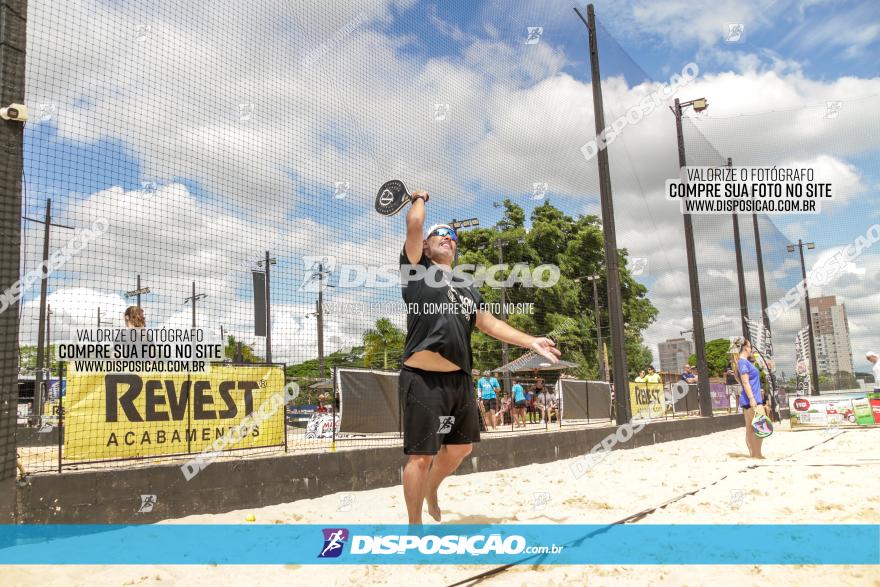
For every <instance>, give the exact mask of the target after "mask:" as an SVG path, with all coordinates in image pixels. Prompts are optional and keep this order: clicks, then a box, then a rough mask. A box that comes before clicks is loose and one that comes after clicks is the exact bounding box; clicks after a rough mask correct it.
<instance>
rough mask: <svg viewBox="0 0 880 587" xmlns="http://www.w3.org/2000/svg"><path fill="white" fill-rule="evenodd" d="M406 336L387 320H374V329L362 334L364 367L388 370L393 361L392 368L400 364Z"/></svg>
mask: <svg viewBox="0 0 880 587" xmlns="http://www.w3.org/2000/svg"><path fill="white" fill-rule="evenodd" d="M405 341H406V334H405V333H404V332H403V331H402V330H400V329H399V328H397V327H396V326H394V324H392V323H391V320H389V319H388V318H379V319H378V320H376V325H375V327H373V328H371V329H370V330H367V331H366V332H364V366H365V367H374V368H376V367H380V368H382V369H384V370H386V371H387V370H388V369H389V368H390V366H391V362H389V359H393V361H394V367H395V368H396V367H398V366H399V364H400V358H401V357H402V356H403V346H404V342H405Z"/></svg>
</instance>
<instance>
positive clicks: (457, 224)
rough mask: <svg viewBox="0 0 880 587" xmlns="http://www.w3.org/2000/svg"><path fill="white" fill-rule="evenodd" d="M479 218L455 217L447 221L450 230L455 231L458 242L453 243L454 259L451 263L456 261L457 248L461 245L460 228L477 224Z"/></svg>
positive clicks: (478, 223)
mask: <svg viewBox="0 0 880 587" xmlns="http://www.w3.org/2000/svg"><path fill="white" fill-rule="evenodd" d="M479 225H480V220H479V219H478V218H467V219H465V220H456V219H455V218H453V219H452V221H451V222H450V223H449V226H451V227H452V230H454V231H455V234H456V236H458V237H459V240H458V242H456V243H455V259H454V260H453V264H457V263H458V249H459V248H460V247H461V229H462V228H472V227H474V226H479Z"/></svg>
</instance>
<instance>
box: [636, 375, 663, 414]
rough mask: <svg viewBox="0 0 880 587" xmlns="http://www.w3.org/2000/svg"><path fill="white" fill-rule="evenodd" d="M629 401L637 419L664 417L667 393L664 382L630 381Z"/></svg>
mask: <svg viewBox="0 0 880 587" xmlns="http://www.w3.org/2000/svg"><path fill="white" fill-rule="evenodd" d="M629 402H630V407H631V409H632V417H633V419H635V420H642V419H646V418H662V417H663V416H664V415H665V414H666V394H665V393H664V392H663V384H662V383H632V382H631V383H630V384H629Z"/></svg>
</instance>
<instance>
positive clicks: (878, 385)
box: [865, 351, 880, 392]
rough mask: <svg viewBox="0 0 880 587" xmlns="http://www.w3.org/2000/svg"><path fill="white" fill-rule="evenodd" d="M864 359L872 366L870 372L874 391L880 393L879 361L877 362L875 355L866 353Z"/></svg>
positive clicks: (869, 352)
mask: <svg viewBox="0 0 880 587" xmlns="http://www.w3.org/2000/svg"><path fill="white" fill-rule="evenodd" d="M865 357H866V358H867V359H868V361H869V362H870V363H872V364H873V367H872V368H871V372H872V373H873V374H874V391H875V392H880V361H878V360H877V353H875V352H874V351H868V352H867V353H865Z"/></svg>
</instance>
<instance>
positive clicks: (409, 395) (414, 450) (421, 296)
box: [400, 190, 560, 524]
mask: <svg viewBox="0 0 880 587" xmlns="http://www.w3.org/2000/svg"><path fill="white" fill-rule="evenodd" d="M428 199H429V196H428V193H427V192H425V191H424V190H416V191H415V192H413V194H412V205H411V207H410V210H409V212H408V213H407V216H406V244H405V245H404V249H403V251H402V252H401V255H400V274H401V279H402V281H403V288H402V290H403V291H402V293H403V300H404V302H406V304H407V317H406V346H405V348H404V351H403V368H402V370H401V372H400V394H401V404H402V406H403V436H404V440H403V452H404V454H406V455H408V456H409V458H408V460H407V463H406V465H405V466H404V470H403V495H404V499H405V500H406V509H407V513H408V515H409V523H410V524H421V523H422V504H423V503H424V502H425V501H426V500H427V502H428V513H429V514H430V515H431V517H432V518H434V520H436V521H438V522H439V521H440V506H439V504H438V500H437V490H438V489H439V487H440V484H441V483H442V482H443V480H444V479H445V478H446V477H447V476H448V475H450V474H451V473H452V472H453V471H455V470H456V469H457V468H458V466H459V465H460V464H461V461H462V460H463V459H464V458H465V457H466V456H467V455H468V454H470V452H471V448H472V443H474V442H479V441H480V423H479V413H478V410H477V405H476V397H475V395H474V393H473V391H472V390H471V375H470V373H471V367H472V356H471V332H473V328H474V326H476V327H477V328H479V329H480V330H481V331H483V332H485V333H486V334H488V335H489V336H491V337H493V338H496V339H498V340H500V341H503V342H507V343H508V344H514V345H517V346H520V347H523V348H527V349H531V350H533V351H534V352H536V353H538V354H539V355H541V356H543V357H545V358H547V360H549V361H550V362H551V363H556V362H557V361H558V357H559V356H560V352H559V350H558V349H556V348H555V343H554V342H553V341H552V340H550V339H549V338H537V337H534V336H530V335H528V334H526V333H524V332H520V331H519V330H517V329H515V328H513V327H512V326H510V325H508V324H507V323H506V322H503V321H501V320H498V319H497V318H495V317H494V316H492V315H491V314H489V313H487V312H485V311H483V310H482V309H481V306H482V304H483V301H482V297H481V296H480V293H479V291H477V288H476V287H474V286H473V285H472V284H471V285H467V286H465V285H463V284H461V282H460V280H458V281H456V280H455V279H453V276H452V263H453V260H454V259H455V250H456V248H457V246H458V235H457V234H456V233H455V231H454V230H453V229H452V227H451V226H448V225H446V224H437V225H434V226H432V227H431V228H430V229H428V230H427V231H426V232H425V231H424V226H425V203H426V202H427V201H428Z"/></svg>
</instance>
